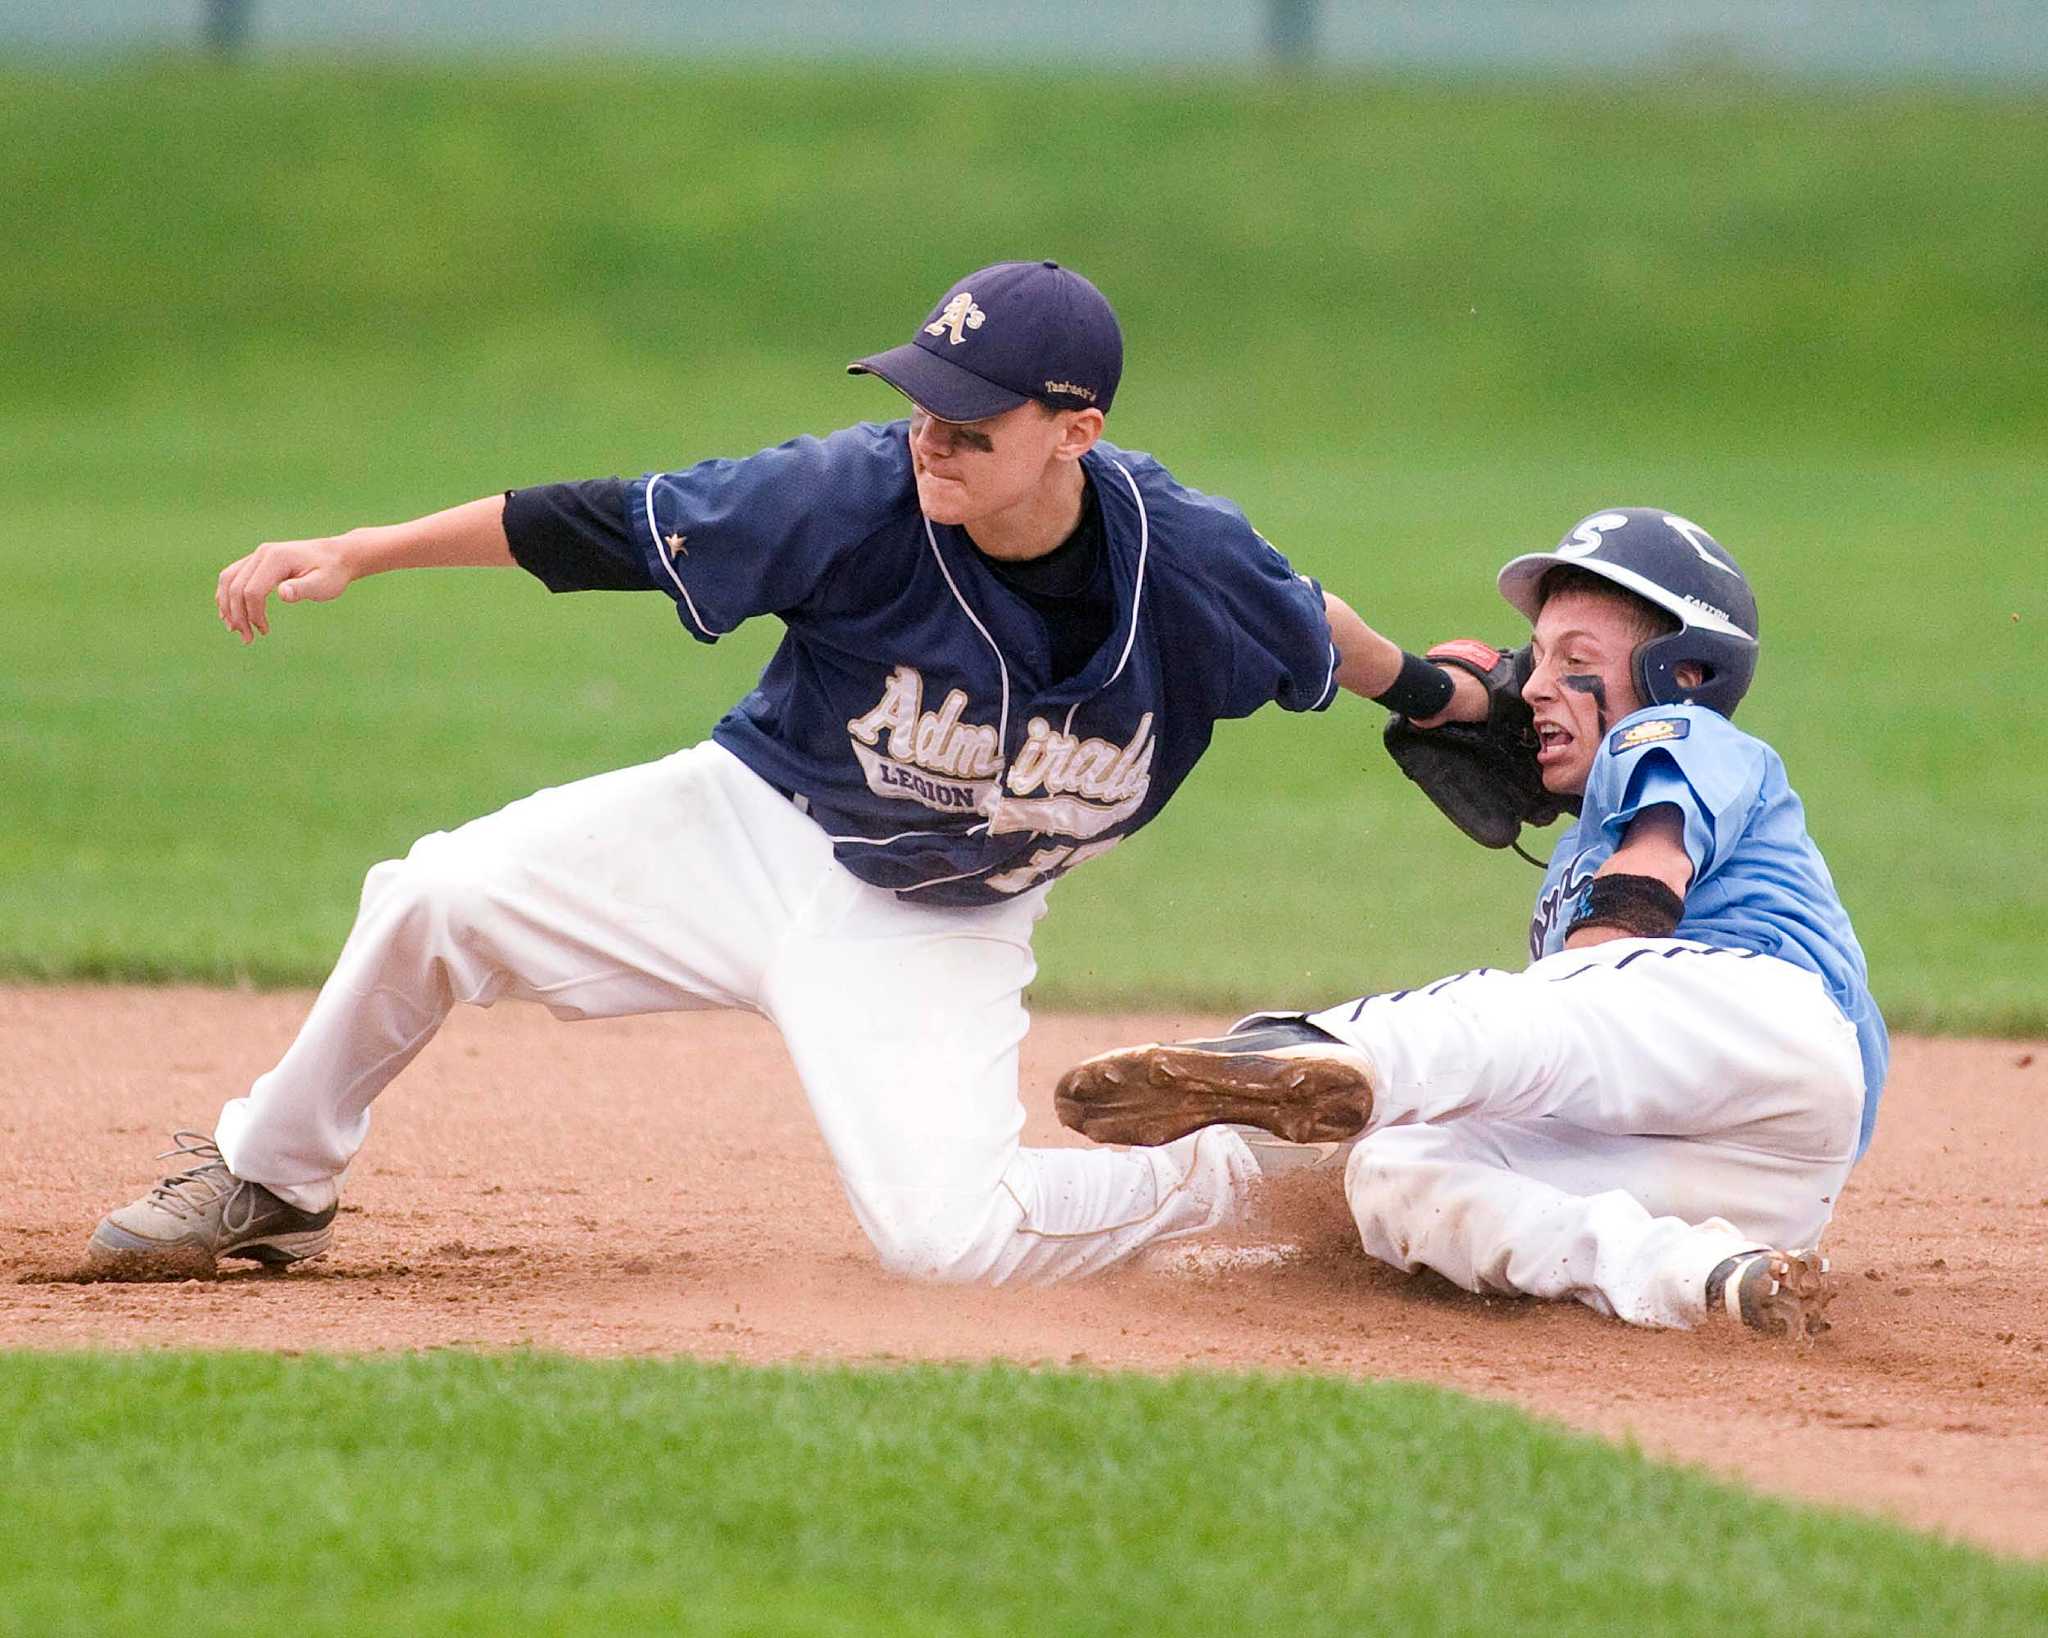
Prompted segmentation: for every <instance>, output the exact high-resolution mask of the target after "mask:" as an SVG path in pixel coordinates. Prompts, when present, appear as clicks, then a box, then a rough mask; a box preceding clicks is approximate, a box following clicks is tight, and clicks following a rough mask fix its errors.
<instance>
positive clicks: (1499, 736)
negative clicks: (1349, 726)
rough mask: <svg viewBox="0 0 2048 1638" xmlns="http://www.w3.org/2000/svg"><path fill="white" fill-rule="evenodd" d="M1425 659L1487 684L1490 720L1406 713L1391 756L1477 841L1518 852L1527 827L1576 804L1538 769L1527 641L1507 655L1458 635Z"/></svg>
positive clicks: (1396, 721)
mask: <svg viewBox="0 0 2048 1638" xmlns="http://www.w3.org/2000/svg"><path fill="white" fill-rule="evenodd" d="M1424 658H1426V659H1430V660H1434V661H1436V662H1437V663H1438V664H1439V665H1454V666H1456V667H1458V669H1459V670H1461V671H1469V672H1471V673H1472V675H1473V676H1475V677H1477V678H1478V679H1479V680H1480V682H1481V683H1483V684H1484V685H1485V687H1486V699H1487V713H1486V720H1485V721H1484V722H1447V723H1445V724H1444V725H1443V726H1442V727H1440V728H1418V727H1416V726H1415V724H1414V723H1412V722H1410V721H1409V720H1408V719H1407V718H1406V717H1401V716H1396V717H1390V718H1389V719H1388V721H1387V729H1386V742H1387V754H1388V755H1389V756H1391V757H1392V758H1393V759H1394V761H1395V762H1396V763H1397V764H1399V766H1400V769H1401V771H1402V772H1403V773H1404V774H1406V775H1407V776H1408V777H1409V778H1410V779H1412V780H1414V781H1415V783H1416V784H1418V785H1420V786H1421V787H1422V788H1423V790H1424V791H1425V792H1426V793H1428V796H1429V799H1430V800H1431V801H1432V802H1434V803H1435V804H1436V805H1437V806H1438V807H1439V808H1441V809H1442V810H1443V812H1444V815H1445V817H1447V818H1448V819H1449V820H1450V821H1451V823H1452V824H1454V825H1456V826H1457V827H1458V828H1459V829H1460V830H1462V831H1463V832H1464V833H1465V834H1466V835H1467V836H1469V837H1471V838H1472V840H1473V841H1475V842H1478V843H1480V844H1481V845H1482V846H1485V847H1513V848H1514V849H1515V851H1516V852H1517V853H1520V852H1521V851H1522V850H1521V848H1520V847H1519V846H1517V839H1518V838H1519V837H1520V835H1521V833H1522V827H1523V826H1524V825H1537V826H1543V825H1548V824H1551V823H1553V822H1555V820H1556V819H1557V817H1558V815H1559V814H1561V813H1563V812H1564V811H1565V810H1566V808H1567V807H1573V806H1575V805H1574V804H1572V803H1570V802H1569V801H1568V800H1567V799H1565V798H1562V797H1558V796H1553V795H1552V794H1551V793H1550V792H1549V791H1546V790H1545V789H1544V788H1543V774H1542V772H1541V770H1540V769H1538V767H1537V766H1536V729H1535V724H1534V719H1533V717H1532V715H1531V713H1530V710H1529V707H1528V706H1527V705H1526V704H1524V703H1523V701H1522V685H1523V684H1524V683H1525V682H1527V681H1528V680H1529V664H1530V662H1529V649H1528V645H1527V644H1524V645H1523V646H1522V647H1521V648H1518V649H1516V650H1514V651H1513V652H1512V653H1502V652H1501V651H1500V650H1499V649H1497V648H1491V647H1489V646H1488V645H1487V644H1485V643H1482V642H1479V641H1477V640H1475V639H1473V638H1470V637H1460V638H1457V639H1455V640H1453V641H1451V642H1448V643H1438V644H1437V645H1436V647H1435V648H1433V649H1431V650H1430V651H1429V653H1428V654H1427V655H1425V656H1424ZM1523 857H1524V858H1527V857H1528V855H1527V854H1523Z"/></svg>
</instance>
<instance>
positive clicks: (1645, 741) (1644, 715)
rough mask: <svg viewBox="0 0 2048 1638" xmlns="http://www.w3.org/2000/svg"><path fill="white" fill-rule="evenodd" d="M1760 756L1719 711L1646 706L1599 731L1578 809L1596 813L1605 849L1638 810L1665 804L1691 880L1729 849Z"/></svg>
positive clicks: (1746, 808)
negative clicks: (1601, 736)
mask: <svg viewBox="0 0 2048 1638" xmlns="http://www.w3.org/2000/svg"><path fill="white" fill-rule="evenodd" d="M1767 765H1768V753H1767V751H1766V750H1765V748H1764V745H1763V742H1762V741H1760V740H1757V739H1753V738H1751V737H1750V736H1749V735H1748V734H1745V733H1743V732H1742V730H1741V729H1739V728H1737V727H1736V726H1735V725H1734V724H1733V723H1731V722H1729V721H1728V719H1727V718H1726V717H1724V716H1722V715H1720V713H1718V712H1715V711H1709V710H1706V709H1705V708H1704V707H1701V706H1690V705H1687V706H1653V707H1651V708H1649V709H1648V710H1645V711H1639V712H1637V713H1636V714H1635V715H1633V716H1630V717H1627V718H1624V719H1623V720H1622V721H1621V722H1619V723H1617V724H1616V725H1615V726H1614V727H1612V728H1610V729H1609V730H1608V731H1607V735H1606V738H1605V740H1604V741H1603V742H1602V744H1601V747H1600V753H1599V755H1598V756H1597V757H1595V758H1594V762H1593V772H1592V776H1591V777H1590V778H1589V779H1588V780H1587V782H1586V799H1585V809H1586V811H1587V812H1589V813H1598V814H1600V815H1601V819H1600V828H1601V830H1602V831H1603V832H1604V834H1605V836H1606V838H1607V841H1608V843H1609V845H1610V846H1615V847H1618V846H1620V845H1621V840H1622V837H1623V834H1624V833H1625V832H1626V831H1627V829H1628V826H1629V823H1630V821H1631V820H1633V819H1634V818H1635V817H1636V815H1637V814H1639V813H1641V812H1643V810H1644V809H1646V808H1654V807H1658V806H1662V805H1666V804H1668V805H1670V806H1671V807H1674V808H1676V809H1677V810H1678V812H1679V814H1680V816H1681V817H1682V818H1683V819H1684V821H1685V851H1686V854H1687V856H1688V857H1689V858H1690V859H1691V860H1692V868H1693V881H1694V882H1695V883H1698V882H1701V881H1704V880H1705V879H1706V878H1707V877H1709V876H1711V875H1712V874H1713V873H1714V871H1715V869H1716V868H1718V866H1719V865H1720V864H1721V863H1722V861H1723V860H1725V859H1726V858H1727V857H1728V856H1729V854H1730V853H1731V852H1732V851H1733V850H1734V847H1735V844H1736V842H1737V841H1738V840H1740V838H1741V836H1742V834H1743V832H1744V831H1745V830H1746V829H1747V828H1748V825H1749V819H1750V815H1751V813H1752V811H1753V810H1754V809H1755V807H1756V804H1757V800H1758V798H1759V796H1760V795H1761V793H1762V790H1763V782H1764V774H1765V771H1766V768H1767Z"/></svg>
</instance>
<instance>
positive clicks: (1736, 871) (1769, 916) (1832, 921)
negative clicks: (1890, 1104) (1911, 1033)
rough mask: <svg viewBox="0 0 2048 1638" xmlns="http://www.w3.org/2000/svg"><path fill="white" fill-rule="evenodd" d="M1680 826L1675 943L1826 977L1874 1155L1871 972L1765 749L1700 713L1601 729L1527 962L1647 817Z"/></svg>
mask: <svg viewBox="0 0 2048 1638" xmlns="http://www.w3.org/2000/svg"><path fill="white" fill-rule="evenodd" d="M1664 803H1669V804H1670V805H1671V806H1673V807H1675V808H1677V809H1678V811H1679V812H1680V813H1681V814H1683V815H1684V817H1685V851H1686V853H1687V854H1688V855H1689V856H1690V857H1691V859H1692V866H1693V879H1692V885H1691V887H1690V888H1689V889H1688V890H1687V892H1686V895H1685V914H1684V916H1683V917H1682V918H1681V919H1680V921H1679V923H1678V931H1677V934H1676V936H1677V937H1679V938H1687V939H1694V940H1697V941H1698V942H1699V943H1701V944H1713V945H1720V946H1724V947H1726V948H1728V949H1734V950H1753V951H1755V952H1757V953H1758V954H1760V955H1770V956H1776V957H1778V958H1779V959H1780V960H1782V961H1789V962H1792V963H1793V964H1794V965H1796V966H1800V967H1804V968H1806V969H1807V970H1808V971H1809V972H1813V973H1817V974H1819V975H1820V978H1821V981H1822V982H1823V983H1825V984H1826V985H1827V988H1828V994H1829V995H1830V996H1832V997H1833V998H1834V1002H1835V1005H1837V1006H1838V1007H1840V1008H1841V1009H1842V1011H1843V1013H1844V1014H1845V1015H1846V1016H1847V1017H1848V1019H1849V1022H1850V1023H1852V1024H1853V1025H1855V1026H1856V1039H1857V1044H1858V1045H1859V1047H1860V1048H1861V1050H1862V1054H1863V1129H1862V1132H1861V1134H1860V1136H1859V1137H1858V1139H1857V1143H1856V1152H1857V1154H1858V1155H1859V1156H1860V1155H1861V1154H1862V1153H1863V1151H1864V1150H1865V1149H1867V1148H1868V1147H1869V1146H1870V1133H1871V1128H1872V1127H1873V1126H1874V1125H1875V1124H1876V1121H1877V1102H1878V1098H1879V1096H1880V1094H1881V1093H1882V1092H1883V1090H1884V1079H1885V1071H1886V1068H1887V1066H1888V1064H1889V1062H1890V1057H1891V1048H1890V1043H1889V1041H1888V1040H1887V1038H1886V1035H1885V1028H1884V1020H1883V1019H1882V1018H1881V1017H1880V1016H1879V1015H1878V1011H1877V1006H1876V1004H1875V1003H1874V1002H1873V1001H1872V1000H1871V999H1870V979H1869V972H1868V969H1867V968H1866V966H1865V964H1864V960H1863V950H1862V947H1861V946H1860V945H1858V944H1857V942H1856V934H1855V931H1854V929H1852V928H1851V927H1850V925H1849V914H1848V912H1847V911H1846V910H1844V909H1843V908H1842V901H1841V899H1840V897H1839V896H1837V894H1836V892H1835V884H1834V880H1833V878H1832V877H1830V876H1829V874H1828V867H1827V864H1826V862H1825V861H1824V860H1823V859H1822V858H1821V856H1820V850H1819V849H1818V848H1817V847H1815V846H1814V845H1813V839H1812V838H1811V837H1810V836H1808V835H1807V834H1806V810H1805V808H1804V806H1803V805H1802V804H1801V803H1800V800H1799V797H1798V795H1797V794H1796V793H1795V792H1794V791H1793V789H1792V787H1791V785H1790V784H1788V783H1787V782H1786V779H1785V764H1784V763H1783V762H1782V761H1781V760H1780V759H1779V757H1778V753H1777V752H1776V751H1774V750H1772V749H1771V748H1770V746H1768V745H1766V744H1765V743H1764V742H1763V741H1762V740H1760V739H1757V738H1755V737H1753V736H1752V735H1749V734H1745V733H1744V732H1743V731H1742V730H1741V729H1740V728H1737V727H1736V726H1735V725H1734V724H1733V723H1732V722H1730V721H1729V720H1728V719H1727V718H1726V717H1724V716H1722V715H1720V713H1718V712H1715V711H1709V710H1707V709H1705V708H1704V707H1702V706H1695V705H1654V706H1650V707H1648V708H1647V709H1645V710H1641V711H1638V712H1636V713H1635V714H1634V715H1633V716H1629V717H1624V718H1623V719H1622V720H1621V721H1620V722H1618V723H1615V724H1614V725H1613V726H1612V727H1610V728H1609V729H1608V730H1607V735H1606V739H1605V742H1604V743H1603V744H1602V745H1601V747H1600V750H1599V753H1598V754H1597V755H1596V756H1595V757H1594V759H1593V770H1592V772H1591V774H1590V775H1589V776H1588V777H1587V780H1586V795H1585V800H1584V802H1583V804H1582V805H1581V810H1580V816H1579V820H1578V823H1577V824H1575V825H1573V826H1572V828H1571V829H1570V830H1568V831H1566V832H1565V834H1564V836H1563V837H1562V838H1561V839H1560V840H1559V842H1558V844H1557V848H1556V851H1555V852H1553V853H1552V854H1551V856H1550V869H1549V871H1548V873H1547V874H1546V875H1545V876H1544V879H1543V891H1542V893H1541V894H1540V895H1539V896H1538V898H1537V900H1536V914H1535V918H1534V919H1533V920H1532V921H1531V922H1530V924H1529V953H1530V955H1531V956H1532V957H1540V956H1546V955H1553V954H1555V953H1556V952H1557V951H1559V950H1561V949H1563V948H1564V937H1565V929H1566V928H1567V927H1568V926H1569V925H1570V924H1571V922H1572V920H1573V919H1574V918H1575V917H1576V916H1577V914H1578V913H1579V911H1580V909H1581V908H1582V907H1583V901H1584V898H1585V894H1586V890H1587V888H1588V886H1590V884H1591V883H1592V880H1593V873H1594V872H1595V871H1597V870H1598V869H1599V868H1600V866H1601V865H1602V864H1604V863H1605V862H1606V860H1607V858H1608V855H1610V854H1611V853H1613V851H1614V849H1615V847H1616V846H1617V845H1618V844H1619V843H1620V841H1621V838H1622V832H1623V831H1624V830H1625V829H1626V828H1627V826H1628V823H1629V821H1630V820H1631V819H1633V818H1634V817H1635V816H1636V815H1637V814H1638V813H1640V812H1642V810H1643V809H1645V808H1651V807H1656V806H1658V805H1660V804H1664Z"/></svg>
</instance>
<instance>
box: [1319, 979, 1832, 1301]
mask: <svg viewBox="0 0 2048 1638" xmlns="http://www.w3.org/2000/svg"><path fill="white" fill-rule="evenodd" d="M1312 1018H1313V1022H1314V1023H1315V1024H1316V1025H1317V1026H1318V1027H1320V1028H1322V1029H1324V1030H1327V1031H1328V1032H1329V1033H1330V1034H1332V1035H1334V1036H1336V1037H1337V1038H1338V1039H1339V1040H1341V1041H1345V1042H1347V1043H1349V1044H1350V1045H1352V1046H1355V1047H1357V1048H1359V1049H1361V1050H1362V1051H1363V1052H1364V1053H1365V1055H1366V1056H1367V1057H1368V1058H1369V1059H1370V1060H1371V1061H1372V1063H1373V1066H1374V1068H1375V1070H1376V1071H1377V1083H1378V1089H1377V1091H1376V1094H1375V1100H1374V1103H1375V1107H1374V1112H1373V1120H1372V1125H1371V1127H1370V1129H1369V1130H1368V1131H1367V1133H1366V1135H1365V1137H1363V1138H1362V1139H1361V1140H1360V1141H1359V1143H1358V1145H1357V1146H1356V1147H1355V1148H1354V1149H1353V1150H1352V1153H1351V1157H1350V1160H1349V1162H1348V1164H1347V1167H1346V1170H1345V1194H1346V1197H1347V1198H1348V1199H1349V1201H1350V1204H1351V1210H1352V1215H1353V1216H1354V1217H1356V1218H1357V1220H1358V1227H1359V1232H1360V1233H1361V1234H1362V1235H1363V1237H1364V1240H1365V1249H1366V1250H1367V1251H1368V1252H1370V1253H1371V1254H1372V1255H1373V1256H1375V1257H1378V1258H1380V1259H1382V1260H1383V1261H1385V1262H1389V1263H1392V1264H1393V1265H1394V1266H1395V1267H1396V1268H1399V1269H1403V1270H1413V1269H1415V1268H1418V1267H1427V1268H1433V1269H1435V1270H1436V1271H1437V1272H1438V1273H1439V1274H1442V1275H1444V1276H1445V1277H1446V1278H1448V1279H1450V1280H1452V1281H1454V1282H1455V1283H1457V1284H1458V1285H1461V1286H1463V1287H1464V1288H1465V1289H1466V1290H1468V1291H1498V1292H1520V1293H1523V1294H1525V1295H1528V1296H1533V1297H1552V1298H1561V1297H1571V1298H1576V1299H1577V1300H1578V1301H1580V1302H1583V1303H1585V1304H1587V1305H1588V1306H1590V1307H1592V1308H1595V1309H1598V1310H1599V1311H1600V1312H1602V1313H1605V1314H1614V1315H1619V1316H1620V1317H1621V1318H1623V1319H1625V1320H1629V1321H1631V1322H1633V1323H1635V1324H1638V1325H1662V1326H1680V1327H1684V1326H1691V1325H1696V1324H1698V1323H1699V1322H1700V1320H1701V1319H1702V1318H1703V1317H1704V1315H1705V1311H1706V1310H1705V1293H1706V1281H1707V1276H1708V1274H1709V1273H1710V1272H1711V1271H1712V1270H1713V1268H1714V1266H1715V1265H1716V1264H1717V1263H1719V1262H1720V1261H1721V1260H1722V1259H1723V1258H1725V1257H1728V1256H1731V1255H1734V1254H1735V1253H1738V1252H1743V1251H1751V1250H1756V1249H1760V1248H1764V1247H1775V1248H1779V1249H1786V1248H1792V1247H1806V1246H1811V1245H1813V1244H1815V1243H1816V1242H1817V1241H1818V1240H1819V1238H1820V1234H1821V1230H1822V1229H1823V1228H1825V1227H1826V1226H1827V1222H1828V1219H1829V1217H1830V1216H1831V1214H1832V1213H1833V1210H1834V1202H1835V1200H1836V1198H1837V1196H1838V1195H1839V1193H1840V1191H1841V1187H1842V1184H1843V1182H1844V1180H1846V1179H1847V1177H1848V1175H1849V1168H1850V1166H1851V1165H1852V1164H1853V1163H1854V1158H1855V1151H1856V1138H1857V1132H1858V1128H1859V1123H1860V1120H1861V1116H1862V1108H1863V1069H1862V1062H1861V1059H1860V1058H1859V1056H1858V1054H1857V1050H1856V1032H1855V1029H1854V1028H1853V1026H1851V1024H1850V1023H1849V1021H1848V1019H1847V1018H1846V1017H1844V1016H1843V1014H1842V1012H1841V1010H1840V1009H1839V1008H1837V1007H1836V1006H1835V1004H1834V1003H1833V1002H1832V1001H1831V1000H1829V998H1828V994H1827V990H1826V988H1825V987H1824V986H1823V985H1822V983H1821V981H1820V979H1819V978H1818V977H1816V976H1815V975H1814V974H1812V973H1810V972H1808V971H1807V970H1806V969H1805V968H1803V967H1796V966H1794V965H1792V964H1791V963H1790V962H1786V961H1780V960H1778V959H1776V958H1775V957H1771V956H1757V955H1750V954H1747V953H1745V952H1741V951H1734V950H1718V949H1710V948H1709V947H1707V946H1705V945H1701V944H1694V943H1691V942H1689V941H1683V940H1675V939H1616V940H1613V941H1611V942H1609V943H1606V944H1598V945H1594V946H1592V947H1590V948H1588V949H1584V950H1566V951H1561V952H1560V953H1558V954H1557V955H1553V956H1546V957H1544V958H1543V959H1542V960H1540V961H1537V962H1535V963H1533V964H1532V965H1530V966H1529V967H1527V968H1526V969H1524V970H1523V971H1521V972H1501V971H1494V970H1491V969H1481V970H1480V971H1477V972H1472V973H1462V974H1458V975H1456V976H1455V977H1452V978H1448V979H1444V980H1442V981H1440V982H1438V983H1436V984H1433V985H1430V986H1428V987H1426V988H1424V989H1418V990H1410V991H1401V992H1396V993H1394V994H1391V995H1380V996H1371V997H1368V998H1366V999H1364V1000H1362V1001H1356V1002H1347V1003H1345V1004H1344V1005H1343V1006H1339V1007H1333V1008H1331V1009H1330V1010H1329V1011H1327V1012H1320V1013H1315V1014H1313V1015H1312Z"/></svg>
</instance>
